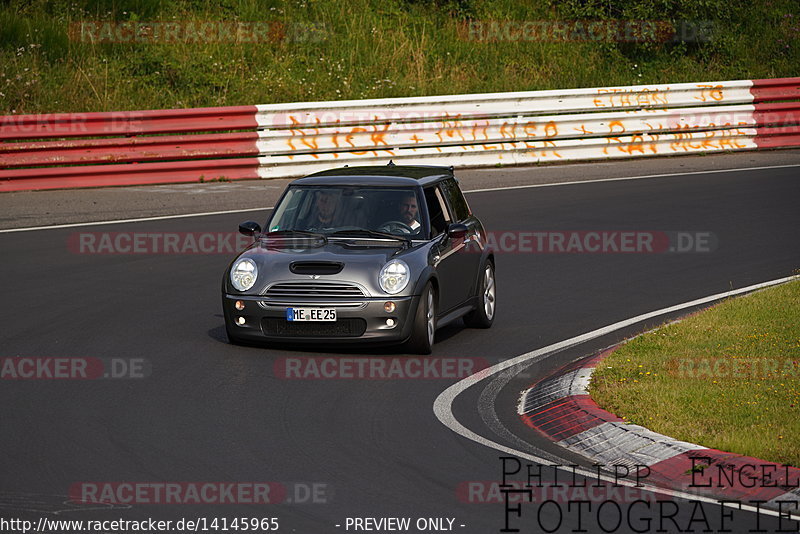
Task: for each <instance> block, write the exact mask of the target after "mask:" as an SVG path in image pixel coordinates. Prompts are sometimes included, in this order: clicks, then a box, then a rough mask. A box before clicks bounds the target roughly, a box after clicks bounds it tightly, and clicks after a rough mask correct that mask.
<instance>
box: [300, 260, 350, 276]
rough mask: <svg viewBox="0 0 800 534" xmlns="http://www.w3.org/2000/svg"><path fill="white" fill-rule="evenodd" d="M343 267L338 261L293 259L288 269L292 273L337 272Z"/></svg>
mask: <svg viewBox="0 0 800 534" xmlns="http://www.w3.org/2000/svg"><path fill="white" fill-rule="evenodd" d="M342 269H344V263H342V262H339V261H293V262H292V263H291V264H290V265H289V270H290V271H292V272H293V273H294V274H338V273H340V272H341V271H342Z"/></svg>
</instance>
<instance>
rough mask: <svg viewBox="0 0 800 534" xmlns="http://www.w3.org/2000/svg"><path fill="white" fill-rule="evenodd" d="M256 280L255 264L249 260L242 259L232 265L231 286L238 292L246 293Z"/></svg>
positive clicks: (256, 268) (256, 270)
mask: <svg viewBox="0 0 800 534" xmlns="http://www.w3.org/2000/svg"><path fill="white" fill-rule="evenodd" d="M256 278H258V267H256V262H254V261H253V260H251V259H250V258H242V259H241V260H239V261H237V262H236V263H234V264H233V269H231V284H233V287H235V288H236V289H237V290H238V291H247V290H248V289H250V288H251V287H253V284H255V283H256Z"/></svg>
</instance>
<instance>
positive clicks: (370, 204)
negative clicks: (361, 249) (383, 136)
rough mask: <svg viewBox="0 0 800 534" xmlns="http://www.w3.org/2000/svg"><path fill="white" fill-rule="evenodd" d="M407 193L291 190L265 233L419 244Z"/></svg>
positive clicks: (415, 207) (416, 213)
mask: <svg viewBox="0 0 800 534" xmlns="http://www.w3.org/2000/svg"><path fill="white" fill-rule="evenodd" d="M421 217H422V213H421V212H420V210H419V199H418V198H417V193H416V191H415V189H413V188H387V187H351V186H324V187H323V186H295V187H291V188H290V189H289V191H288V192H287V194H286V195H285V196H284V197H283V199H282V201H281V202H280V204H279V205H278V206H277V207H276V208H275V211H274V212H273V216H272V218H271V219H270V221H269V224H268V226H267V228H268V232H269V233H273V232H290V231H295V232H314V233H317V234H323V235H326V236H331V235H335V236H337V237H347V236H354V237H361V238H365V237H367V238H375V239H382V238H383V239H393V238H397V237H399V238H402V239H424V238H425V237H426V236H425V235H423V234H424V224H423V221H422V220H421Z"/></svg>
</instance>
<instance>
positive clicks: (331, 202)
mask: <svg viewBox="0 0 800 534" xmlns="http://www.w3.org/2000/svg"><path fill="white" fill-rule="evenodd" d="M338 206H339V195H338V192H337V191H331V190H327V189H323V190H321V191H317V192H316V197H315V198H314V209H313V213H312V215H311V219H310V220H309V221H308V223H307V224H306V228H307V229H309V230H318V229H321V228H331V227H333V218H334V215H336V209H337V208H338Z"/></svg>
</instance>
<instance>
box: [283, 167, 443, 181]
mask: <svg viewBox="0 0 800 534" xmlns="http://www.w3.org/2000/svg"><path fill="white" fill-rule="evenodd" d="M452 176H453V168H452V167H441V166H434V165H369V166H360V167H339V168H337V169H328V170H327V171H321V172H316V173H314V174H310V175H308V176H306V177H304V178H299V179H297V180H295V181H293V182H292V185H379V186H413V185H417V184H419V185H426V184H429V183H431V182H437V181H439V180H442V179H445V178H451V177H452Z"/></svg>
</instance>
